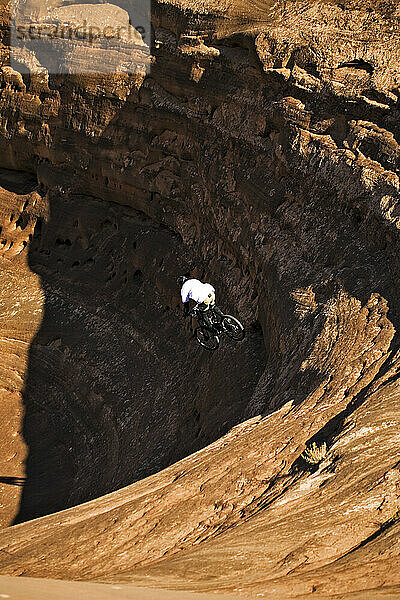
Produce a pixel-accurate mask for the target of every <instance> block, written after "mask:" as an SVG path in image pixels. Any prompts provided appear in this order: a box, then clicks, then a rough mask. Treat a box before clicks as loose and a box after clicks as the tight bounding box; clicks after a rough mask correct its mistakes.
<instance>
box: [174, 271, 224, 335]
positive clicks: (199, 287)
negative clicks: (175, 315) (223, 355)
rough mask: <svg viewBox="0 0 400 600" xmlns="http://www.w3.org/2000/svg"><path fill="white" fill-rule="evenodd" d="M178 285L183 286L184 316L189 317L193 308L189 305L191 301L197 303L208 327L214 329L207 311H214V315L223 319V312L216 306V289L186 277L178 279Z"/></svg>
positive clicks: (182, 276)
mask: <svg viewBox="0 0 400 600" xmlns="http://www.w3.org/2000/svg"><path fill="white" fill-rule="evenodd" d="M178 284H179V285H181V286H182V287H181V298H182V302H183V304H184V312H183V314H184V316H185V318H186V317H188V316H189V314H190V312H191V307H190V304H189V301H190V300H193V301H194V302H195V303H196V308H197V309H198V310H200V311H201V314H202V317H203V320H204V322H205V324H206V325H207V327H209V328H210V329H212V326H213V325H212V321H211V319H210V318H209V316H208V314H207V311H209V310H210V308H212V309H213V311H214V313H215V314H216V315H217V316H218V317H220V318H221V319H222V318H223V316H224V314H223V312H222V311H221V310H220V309H219V308H218V306H216V305H215V289H214V288H213V286H212V285H210V284H209V283H202V282H201V281H199V280H198V279H189V278H188V277H185V275H181V276H180V277H178Z"/></svg>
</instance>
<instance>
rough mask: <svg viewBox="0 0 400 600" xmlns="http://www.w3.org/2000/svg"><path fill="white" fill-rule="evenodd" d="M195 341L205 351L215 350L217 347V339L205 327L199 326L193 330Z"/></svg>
mask: <svg viewBox="0 0 400 600" xmlns="http://www.w3.org/2000/svg"><path fill="white" fill-rule="evenodd" d="M194 334H195V336H196V340H197V341H198V342H199V344H200V345H201V346H203V348H207V350H216V349H217V348H218V346H219V337H218V336H217V335H215V334H214V333H211V331H210V330H209V329H207V327H204V326H200V327H197V328H196V329H195V332H194Z"/></svg>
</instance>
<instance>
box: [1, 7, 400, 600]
mask: <svg viewBox="0 0 400 600" xmlns="http://www.w3.org/2000/svg"><path fill="white" fill-rule="evenodd" d="M152 20H153V24H154V39H155V43H154V56H155V58H154V62H153V64H152V68H151V72H150V74H149V76H147V77H144V75H140V74H138V75H136V76H128V75H126V74H120V75H118V76H114V77H111V76H102V77H101V76H97V77H96V76H90V77H89V76H87V77H84V76H70V77H68V78H66V77H49V78H48V79H46V78H45V79H43V77H42V78H38V77H35V76H34V75H35V74H34V73H33V72H32V73H31V77H30V78H25V79H26V80H25V81H24V80H22V79H21V78H18V76H17V75H16V74H15V73H14V72H12V71H10V70H9V69H5V70H3V88H2V96H1V102H2V127H3V129H2V131H3V135H2V138H1V139H0V144H1V150H2V157H3V158H2V167H3V168H4V169H6V170H7V171H4V173H3V178H5V180H4V185H3V189H4V190H5V191H4V194H3V195H2V198H3V197H4V198H5V200H4V202H3V204H2V206H3V205H4V209H2V215H3V217H2V218H3V222H4V223H3V225H2V227H3V231H2V235H4V244H3V253H4V258H3V262H2V273H4V279H5V280H6V281H7V282H8V281H15V280H16V279H18V277H16V276H15V275H14V276H13V275H12V273H14V274H15V273H17V274H20V275H19V281H18V285H19V284H20V282H21V281H24V279H23V278H25V280H26V281H29V286H30V287H29V289H30V290H31V292H30V293H29V294H28V296H29V298H31V297H35V298H36V303H37V304H35V307H34V308H33V309H32V310H33V311H38V310H42V321H41V324H40V329H39V330H38V331H37V334H36V329H37V326H38V324H39V323H38V319H36V320H35V319H32V317H31V316H30V312H29V311H30V310H31V305H29V303H28V304H27V303H24V304H23V305H22V307H21V309H20V310H21V311H22V315H27V316H25V317H20V318H19V320H18V323H26V325H25V326H24V328H23V332H24V333H23V334H22V333H21V332H20V331H19V329H18V327H17V326H15V327H14V329H13V336H14V338H15V340H17V341H16V342H15V344H17V343H19V344H21V343H24V342H25V345H26V342H27V341H28V342H30V348H29V353H28V352H25V353H23V354H21V356H20V359H19V360H20V362H19V363H18V369H19V379H18V382H16V381H14V383H11V384H9V385H8V386H5V388H4V394H5V396H4V398H5V401H4V405H5V406H10V407H11V408H10V409H9V412H10V414H11V411H13V412H12V414H15V407H14V405H12V404H11V402H14V403H17V404H18V401H19V402H23V404H24V405H25V417H24V424H23V431H22V434H23V439H24V441H25V442H26V443H27V449H26V451H27V452H28V457H27V461H26V478H27V480H26V482H25V486H24V488H21V489H23V493H22V497H21V509H20V511H19V515H18V517H17V520H24V519H27V518H30V517H33V516H37V515H42V514H45V513H46V512H50V511H54V510H60V509H62V508H65V507H67V506H71V505H73V504H77V503H78V502H82V501H84V500H88V499H91V498H93V497H95V496H97V495H100V494H103V493H107V492H110V491H112V490H114V489H116V488H117V487H121V486H122V485H126V484H128V483H130V482H131V481H134V480H136V479H138V478H140V477H144V476H146V475H151V476H150V477H149V478H147V479H145V480H142V481H138V482H137V483H135V484H133V485H131V486H129V487H126V488H124V489H122V490H120V491H116V492H114V493H112V494H110V495H108V496H106V497H103V498H101V499H99V500H94V501H92V502H90V503H88V504H85V505H82V506H78V507H76V508H71V509H69V510H67V511H65V512H62V513H57V514H55V515H51V516H48V517H45V518H43V519H42V520H40V521H33V522H31V523H26V524H23V525H19V526H18V527H12V528H10V529H8V530H4V531H3V532H2V534H1V543H2V550H3V552H2V553H1V561H0V565H1V572H2V573H6V574H26V575H31V576H49V577H56V578H75V579H91V580H93V579H96V580H107V581H110V580H113V581H125V580H127V581H134V582H135V583H139V584H141V585H148V586H153V587H171V588H173V589H187V590H197V591H198V590H202V591H210V590H219V591H222V590H226V591H236V592H237V593H243V594H253V593H254V594H261V595H264V596H265V597H277V598H281V597H282V596H283V595H286V596H288V597H295V596H296V595H300V594H306V595H307V594H311V593H312V594H314V595H315V592H317V593H320V594H333V593H335V592H339V591H340V592H345V591H349V592H352V591H355V592H357V591H360V590H361V593H362V591H363V590H368V589H371V588H379V587H385V586H387V587H389V586H392V587H393V586H395V585H398V584H399V581H398V576H397V573H396V569H395V568H394V567H395V565H396V564H397V562H398V558H399V557H398V554H399V552H398V549H399V519H398V517H399V485H400V483H399V482H400V470H399V463H398V447H399V435H398V425H399V407H398V383H397V381H398V369H399V354H398V335H397V328H398V319H399V298H398V291H397V286H396V282H397V280H398V271H399V267H398V223H399V221H398V214H397V213H398V197H399V194H398V186H399V180H398V174H397V171H398V153H399V146H398V137H399V131H398V127H399V125H398V123H399V120H398V116H399V113H398V93H399V88H398V72H397V66H398V58H397V52H398V45H397V42H396V40H397V32H398V16H397V14H396V11H395V9H394V8H393V9H392V8H390V7H389V6H386V5H385V6H384V5H383V4H382V5H378V6H377V7H373V6H370V7H368V6H364V5H363V6H359V5H357V4H356V3H353V4H352V3H348V4H335V3H329V4H325V5H321V4H318V5H317V4H310V3H302V2H293V3H290V4H289V5H288V4H286V3H285V4H284V3H282V5H281V4H280V3H276V4H275V5H274V6H273V7H270V6H268V5H267V4H260V3H254V6H252V7H251V8H249V7H247V6H243V5H241V4H240V3H239V2H238V3H234V4H230V5H229V6H228V5H224V4H223V3H215V4H214V3H211V2H210V3H207V4H206V3H205V4H203V5H201V6H200V5H199V6H196V9H195V11H194V9H193V8H191V7H190V6H186V5H184V4H180V3H179V2H175V3H172V2H170V3H157V4H156V5H155V6H154V9H153V15H152ZM383 42H384V43H383ZM77 148H79V151H77V150H76V149H77ZM10 170H19V171H21V172H25V173H33V174H34V175H35V177H36V178H37V183H36V184H35V186H33V187H32V189H29V186H28V183H29V182H30V181H31V179H30V178H29V177H27V176H26V175H25V176H23V178H22V180H23V182H25V183H24V185H25V186H28V188H26V187H25V188H24V187H23V186H22V189H18V190H16V189H14V188H13V189H11V186H10V184H9V181H10V179H12V178H13V176H12V174H11V173H10ZM7 185H8V187H7ZM32 185H33V184H32ZM7 192H8V193H7ZM10 194H12V198H11V197H10ZM27 194H28V195H29V194H30V195H29V198H28V197H27ZM27 200H28V203H27V204H26V202H27ZM13 202H14V203H16V204H15V206H17V207H19V215H18V218H17V221H18V222H19V225H18V226H17V225H16V226H15V228H13V227H10V225H9V223H14V220H15V215H14V213H13V211H14V208H13V206H14V205H13V204H12V203H13ZM33 204H34V206H33V207H31V205H33ZM118 205H119V206H118ZM10 213H12V214H13V218H12V219H10V216H11V215H10ZM25 223H27V224H28V225H27V226H26V227H27V229H26V232H25V233H26V236H27V237H26V239H25V238H24V237H23V235H22V234H21V232H20V229H21V230H22V231H25V228H22V227H21V224H25ZM15 232H16V233H15ZM24 235H25V234H24ZM13 236H14V237H13ZM29 236H30V237H29ZM11 242H13V245H11V247H10V244H11ZM24 242H25V244H24ZM16 247H17V248H18V249H19V250H18V252H17V253H15V248H16ZM13 248H14V250H13ZM189 268H192V269H194V273H197V274H198V275H200V276H206V277H207V279H209V280H212V281H214V282H216V285H217V288H218V292H219V297H220V298H221V302H222V303H223V305H224V307H225V308H226V309H227V310H233V311H235V313H237V314H238V315H239V316H240V318H241V319H242V320H243V321H244V322H245V324H246V327H247V329H248V332H249V334H248V337H247V339H246V342H245V343H244V344H243V345H241V346H231V345H229V346H228V345H224V346H223V348H222V349H221V352H219V353H218V355H213V356H210V355H206V354H205V353H203V352H202V351H200V352H199V350H198V348H196V347H195V346H194V345H191V344H192V342H190V341H189V340H190V338H189V336H187V334H186V333H184V332H183V330H182V327H181V322H180V321H179V309H178V306H179V298H178V295H177V290H176V288H175V276H176V275H177V274H178V273H179V272H180V271H182V269H183V270H186V269H189ZM2 277H3V275H2ZM13 277H14V278H13ZM38 277H40V286H41V288H42V293H40V286H39V281H38ZM9 285H10V289H11V290H13V289H16V288H13V287H12V284H9ZM14 285H17V284H14ZM27 285H28V284H27ZM33 293H34V294H35V295H34V296H33V295H32V294H33ZM13 294H15V292H11V293H10V296H12V295H13ZM6 304H7V303H6ZM7 306H8V305H7ZM10 306H11V304H10ZM40 307H42V308H40ZM4 314H6V315H7V313H6V312H5V313H4ZM35 314H39V313H38V312H36V313H35ZM12 316H13V314H12V311H11V310H10V312H9V316H8V318H6V319H5V323H6V324H7V325H6V326H7V327H10V325H8V324H9V323H12ZM14 331H15V332H16V333H15V335H14ZM261 332H262V337H263V339H261ZM35 334H36V337H35V339H32V338H33V336H34V335H35ZM14 338H13V339H14ZM7 340H8V338H7ZM7 340H6V342H4V343H5V344H7V343H8V344H9V347H7V346H2V352H3V353H4V355H5V356H6V357H8V356H9V354H10V353H13V352H14V350H15V347H14V346H13V345H12V344H11V346H10V342H9V341H7ZM3 348H5V349H4V350H3ZM188 348H189V350H188ZM187 351H188V355H187ZM7 360H9V359H7ZM12 364H15V363H12ZM10 365H11V360H10ZM22 381H23V382H24V384H23V389H22ZM21 391H22V400H18V399H19V398H21ZM7 394H8V395H7ZM10 394H11V395H12V394H14V396H12V397H13V398H14V399H13V400H11V397H10ZM233 425H236V426H235V427H233V429H231V430H230V431H229V432H228V433H226V435H225V436H223V434H224V433H225V432H226V431H228V430H229V429H230V428H231V427H232V426H233ZM10 428H11V429H10V431H12V430H13V428H14V429H17V428H18V424H15V422H14V423H13V424H11V425H10ZM16 439H18V437H16ZM214 440H215V441H214ZM210 442H213V443H212V444H211V445H208V446H206V445H207V444H210ZM314 442H315V443H317V444H318V445H319V446H321V445H322V444H323V443H325V444H326V446H327V454H326V456H325V457H324V459H323V460H322V462H320V464H319V465H317V466H310V464H309V463H307V462H306V461H305V460H304V459H303V458H302V457H301V454H302V452H303V451H304V449H305V448H306V447H307V446H310V445H311V444H312V443H314ZM16 443H17V442H16ZM18 443H19V442H18ZM205 446H206V447H205ZM201 448H203V449H201ZM197 450H198V452H197V453H196V454H194V455H192V456H188V455H189V454H190V453H191V452H194V451H197ZM23 452H24V450H23V444H22V440H21V442H20V446H19V450H18V452H17V455H16V457H15V461H16V462H15V464H20V463H21V459H22V458H23ZM184 456H186V458H182V457H184ZM179 459H182V460H180V461H179ZM13 460H14V459H13V458H12V456H11V463H10V464H11V465H13V464H14V463H13V462H12V461H13ZM18 461H19V462H18ZM175 461H179V462H175ZM173 463H174V464H173ZM167 465H170V466H169V467H168V468H166V469H165V470H163V471H161V472H160V473H157V471H158V470H159V469H161V468H163V467H165V466H167ZM8 468H9V469H10V466H8ZM8 473H11V471H10V470H9V471H8ZM18 474H19V475H22V473H18ZM40 482H43V483H44V485H43V487H42V486H40V485H39V484H40ZM5 485H6V484H5ZM7 489H8V488H7ZM17 496H18V495H14V496H13V499H10V498H8V499H7V501H9V502H11V503H12V502H14V504H13V505H12V506H13V508H12V510H10V511H9V514H11V513H13V512H14V514H15V512H16V508H15V507H16V505H15V503H16V501H17V500H18V497H17ZM66 544H67V547H66Z"/></svg>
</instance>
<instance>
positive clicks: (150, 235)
mask: <svg viewBox="0 0 400 600" xmlns="http://www.w3.org/2000/svg"><path fill="white" fill-rule="evenodd" d="M51 198H52V200H51V206H50V214H51V218H50V219H49V220H47V221H45V220H44V219H43V218H42V217H39V218H38V220H37V222H36V226H35V231H34V235H33V239H32V243H31V244H30V247H29V264H30V267H31V269H32V270H33V271H34V272H37V273H38V274H39V275H40V277H41V285H42V288H43V291H44V295H45V303H44V314H43V320H42V324H41V327H40V329H39V331H38V333H37V336H36V338H35V339H34V341H33V343H32V345H31V348H30V354H29V363H28V369H27V376H26V385H25V390H24V404H25V419H24V426H23V435H24V438H25V441H26V443H27V445H28V448H29V455H28V459H27V462H26V483H25V486H24V490H23V495H22V499H21V507H20V512H19V515H18V517H17V519H16V522H21V521H24V520H27V519H30V518H33V517H38V516H41V515H44V514H47V513H49V512H53V511H56V510H60V509H63V508H66V507H68V506H72V505H75V504H78V503H80V502H82V501H85V500H89V499H91V498H94V497H97V496H101V495H103V494H105V493H107V492H110V491H112V490H114V489H117V488H119V487H121V486H124V485H127V484H129V483H132V482H133V481H135V480H138V479H140V478H142V477H145V476H147V475H149V474H152V473H155V472H157V471H159V470H160V469H162V468H164V467H166V466H167V465H169V464H171V463H174V462H176V461H177V460H179V459H181V458H183V457H184V456H186V455H188V454H191V453H193V452H195V451H196V450H199V449H200V448H202V447H204V446H205V445H207V444H209V443H210V442H212V441H214V440H215V439H217V438H218V437H220V436H221V435H223V434H224V433H226V432H227V431H228V430H229V429H230V428H231V427H232V426H234V425H236V424H237V423H240V422H241V421H243V420H244V419H245V418H246V415H247V410H248V406H249V403H250V401H251V398H252V396H253V393H254V391H255V389H256V387H257V385H258V382H259V379H260V377H261V374H262V373H263V370H264V368H265V363H266V351H265V347H264V340H263V335H262V332H261V329H260V328H259V327H258V326H251V323H250V322H249V323H247V325H248V326H249V330H248V335H247V337H246V339H245V341H244V342H242V343H240V344H237V343H236V344H235V343H234V342H230V341H229V340H224V341H223V343H222V344H221V347H220V349H219V351H218V352H217V353H214V354H210V353H208V352H207V351H206V350H203V349H202V348H201V347H200V346H198V345H197V343H196V342H195V340H194V339H193V335H192V333H191V332H189V331H188V330H187V329H185V323H184V320H183V318H182V311H181V307H180V299H179V290H178V289H177V284H176V277H177V275H178V274H180V272H181V269H182V264H185V265H187V264H195V263H196V262H197V263H198V265H199V272H202V273H206V274H207V276H208V278H210V279H212V280H213V281H214V282H215V284H216V286H217V289H220V295H219V298H220V300H221V301H222V303H223V304H222V306H223V308H224V309H225V310H226V311H230V312H231V311H237V310H238V309H237V306H235V305H236V304H237V298H236V297H235V294H234V293H232V292H230V291H229V290H223V285H224V284H223V282H224V280H225V279H229V278H231V279H232V277H231V273H230V272H227V270H229V269H232V270H233V269H236V271H235V273H236V274H235V277H237V268H236V267H235V266H234V265H233V264H232V265H230V264H228V263H227V262H226V261H225V262H224V261H222V260H221V261H219V260H218V259H217V258H216V257H215V256H214V255H213V254H212V252H211V251H210V255H209V257H208V260H209V262H208V263H206V262H204V259H203V258H202V254H201V253H200V251H199V254H198V256H197V255H196V248H195V247H194V246H192V247H190V248H188V247H186V246H185V244H184V243H183V242H182V239H181V237H180V236H179V235H178V234H176V233H175V232H173V231H171V230H169V229H168V228H167V227H165V226H163V227H160V226H159V225H158V224H157V223H155V222H152V221H151V220H150V219H148V218H147V217H145V216H144V215H142V214H139V213H134V211H132V210H130V209H127V208H124V207H119V206H117V205H115V206H114V205H111V204H109V203H106V202H103V201H97V200H94V199H93V198H92V197H90V198H89V197H72V198H68V199H66V198H65V195H64V194H61V193H59V194H58V195H57V194H52V196H51ZM39 208H40V207H39V206H38V209H39ZM77 222H79V227H80V234H81V237H80V238H79V241H75V242H74V243H73V244H72V242H71V240H72V239H75V234H74V232H76V223H77ZM132 239H133V240H134V241H133V242H132V243H126V242H127V240H132ZM54 244H55V245H56V246H57V247H59V248H60V249H62V248H68V251H69V260H68V261H65V260H64V259H61V258H60V256H59V255H57V253H55V252H53V249H54ZM161 259H162V269H160V267H159V264H160V262H161ZM85 265H86V266H90V268H83V267H84V266H85ZM72 267H73V268H72ZM78 267H82V268H78ZM107 278H109V281H108V282H107V284H106V285H105V280H106V279H107Z"/></svg>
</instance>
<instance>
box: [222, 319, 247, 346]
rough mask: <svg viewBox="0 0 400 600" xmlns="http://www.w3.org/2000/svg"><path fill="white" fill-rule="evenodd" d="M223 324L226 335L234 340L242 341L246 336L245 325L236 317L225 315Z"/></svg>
mask: <svg viewBox="0 0 400 600" xmlns="http://www.w3.org/2000/svg"><path fill="white" fill-rule="evenodd" d="M222 326H223V328H224V331H225V333H226V335H227V336H229V337H230V338H231V339H232V340H235V341H237V342H240V341H241V340H242V339H243V338H244V327H243V325H242V324H241V322H240V321H238V320H237V319H235V317H232V316H231V315H225V316H224V318H223V319H222Z"/></svg>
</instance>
